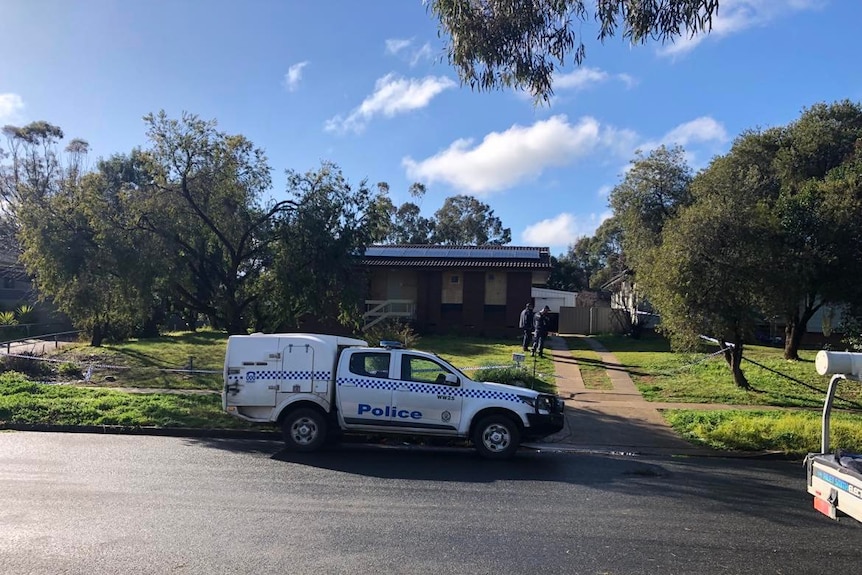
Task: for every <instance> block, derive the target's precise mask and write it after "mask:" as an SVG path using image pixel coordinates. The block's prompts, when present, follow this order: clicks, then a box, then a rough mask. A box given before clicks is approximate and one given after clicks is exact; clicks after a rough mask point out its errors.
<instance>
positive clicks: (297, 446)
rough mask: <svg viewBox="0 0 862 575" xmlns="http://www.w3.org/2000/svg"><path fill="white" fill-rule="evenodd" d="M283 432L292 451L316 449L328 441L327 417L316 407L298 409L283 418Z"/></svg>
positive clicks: (285, 440)
mask: <svg viewBox="0 0 862 575" xmlns="http://www.w3.org/2000/svg"><path fill="white" fill-rule="evenodd" d="M281 434H282V436H283V437H284V443H285V444H286V445H287V448H288V449H290V450H291V451H315V450H317V449H320V448H321V447H322V446H323V444H324V443H325V442H326V435H327V424H326V419H325V418H324V417H323V415H322V414H321V413H320V412H319V411H317V410H315V409H310V408H300V409H296V410H294V411H291V412H290V413H288V414H287V415H285V416H284V419H282V420H281Z"/></svg>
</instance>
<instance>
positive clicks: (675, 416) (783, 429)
mask: <svg viewBox="0 0 862 575" xmlns="http://www.w3.org/2000/svg"><path fill="white" fill-rule="evenodd" d="M664 416H665V419H667V421H668V422H669V423H670V424H671V426H672V427H673V428H674V430H676V431H677V432H678V433H680V434H681V435H682V436H683V437H685V438H686V439H689V440H691V441H695V442H698V443H701V444H704V445H707V446H709V447H712V448H715V449H721V450H731V451H780V452H783V453H787V454H790V455H797V456H801V455H805V454H806V453H810V452H819V451H820V414H819V413H817V412H814V411H810V412H802V411H792V412H786V411H740V410H729V411H690V410H668V411H665V412H664ZM830 445H832V447H833V448H835V449H844V450H847V451H852V452H855V453H859V452H860V451H862V415H859V414H844V413H835V414H833V415H832V420H831V425H830Z"/></svg>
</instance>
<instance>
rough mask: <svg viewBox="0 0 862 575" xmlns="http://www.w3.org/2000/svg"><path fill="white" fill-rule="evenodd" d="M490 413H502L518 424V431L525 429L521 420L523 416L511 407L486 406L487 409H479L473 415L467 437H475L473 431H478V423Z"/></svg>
mask: <svg viewBox="0 0 862 575" xmlns="http://www.w3.org/2000/svg"><path fill="white" fill-rule="evenodd" d="M489 415H502V416H504V417H508V418H509V419H511V420H512V421H514V422H515V424H516V425H517V426H518V431H520V432H521V433H523V431H524V422H523V421H521V416H519V415H518V414H517V413H515V412H514V411H512V410H511V409H506V408H505V407H486V408H485V409H481V410H479V411H477V412H476V413H475V414H474V415H473V419H471V420H470V429H469V430H468V433H467V437H473V432H474V431H476V425H477V424H478V423H479V422H480V421H482V419H484V418H485V417H487V416H489Z"/></svg>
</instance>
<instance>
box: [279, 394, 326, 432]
mask: <svg viewBox="0 0 862 575" xmlns="http://www.w3.org/2000/svg"><path fill="white" fill-rule="evenodd" d="M303 408H307V409H313V410H315V411H318V412H320V415H322V416H323V417H324V418H325V419H326V420H327V421H328V420H329V418H330V416H331V414H330V413H329V412H328V411H326V409H324V407H323V406H322V405H320V404H319V403H317V402H316V401H312V400H310V399H298V400H296V401H291V402H290V403H285V404H284V405H282V406H281V407H280V408H279V409H280V410H279V412H278V415H277V416H276V418H275V423H276V424H277V425H278V426H279V427H281V424H282V422H283V421H284V417H285V416H286V415H287V414H288V413H290V412H291V411H296V410H297V409H303Z"/></svg>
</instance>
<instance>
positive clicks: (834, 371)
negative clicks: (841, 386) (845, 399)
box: [805, 351, 862, 522]
mask: <svg viewBox="0 0 862 575" xmlns="http://www.w3.org/2000/svg"><path fill="white" fill-rule="evenodd" d="M814 365H815V368H816V369H817V373H819V374H820V375H832V379H830V381H829V388H828V389H827V391H826V400H825V401H824V403H823V416H822V423H821V430H820V433H821V440H820V453H809V454H808V455H807V456H806V458H805V469H806V472H807V476H808V493H810V494H811V495H813V496H814V508H815V509H816V510H817V511H819V512H820V513H823V514H824V515H826V516H827V517H830V518H832V519H838V517H839V515H842V514H843V515H847V516H850V517H852V518H854V519H856V520H857V521H860V522H862V454H854V453H845V452H842V451H841V450H840V449H838V450H835V451H834V452H832V451H831V450H830V446H829V420H830V415H831V412H832V402H833V401H834V399H835V390H836V388H837V387H838V383H839V382H841V381H851V382H854V383H857V384H858V383H859V382H862V353H850V352H835V351H819V352H817V357H816V358H815V362H814Z"/></svg>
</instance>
